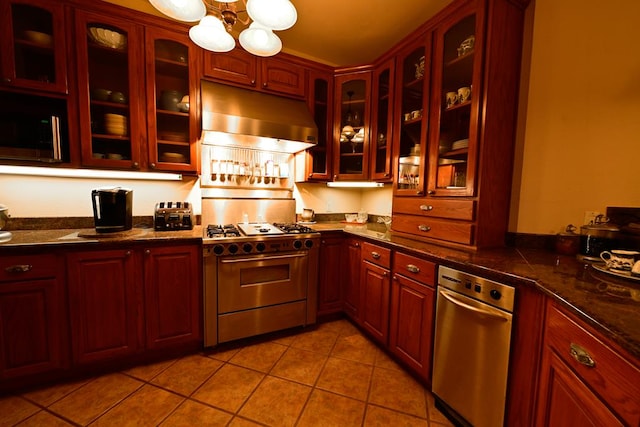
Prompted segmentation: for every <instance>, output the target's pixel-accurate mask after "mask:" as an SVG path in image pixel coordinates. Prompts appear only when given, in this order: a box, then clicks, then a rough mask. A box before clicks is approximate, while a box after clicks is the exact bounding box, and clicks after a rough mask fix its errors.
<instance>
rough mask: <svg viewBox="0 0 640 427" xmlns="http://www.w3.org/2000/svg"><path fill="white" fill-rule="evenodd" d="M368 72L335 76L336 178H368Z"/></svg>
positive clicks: (369, 76)
mask: <svg viewBox="0 0 640 427" xmlns="http://www.w3.org/2000/svg"><path fill="white" fill-rule="evenodd" d="M370 89H371V72H370V71H363V72H354V73H349V74H343V75H339V76H337V77H336V113H337V114H336V128H335V130H334V155H333V169H334V175H333V179H334V181H335V180H362V179H368V172H369V114H370V111H369V104H370Z"/></svg>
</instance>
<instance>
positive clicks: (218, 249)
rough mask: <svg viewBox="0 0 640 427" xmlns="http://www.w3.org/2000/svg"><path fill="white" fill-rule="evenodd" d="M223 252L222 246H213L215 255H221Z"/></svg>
mask: <svg viewBox="0 0 640 427" xmlns="http://www.w3.org/2000/svg"><path fill="white" fill-rule="evenodd" d="M223 252H224V246H222V245H215V246H214V247H213V253H214V254H216V255H222V253H223Z"/></svg>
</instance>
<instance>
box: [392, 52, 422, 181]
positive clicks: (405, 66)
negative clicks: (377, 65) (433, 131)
mask: <svg viewBox="0 0 640 427" xmlns="http://www.w3.org/2000/svg"><path fill="white" fill-rule="evenodd" d="M424 73H425V48H424V47H423V46H421V47H419V48H416V49H415V50H413V51H412V52H410V53H409V54H408V55H407V56H406V57H405V58H404V60H403V62H402V93H401V97H402V103H401V106H400V111H399V112H398V113H397V114H400V115H401V118H400V123H401V125H400V139H399V141H398V144H399V149H398V153H399V159H398V162H399V165H398V178H397V186H398V187H397V188H398V190H415V191H419V190H420V189H422V188H423V182H424V176H423V175H424V165H423V164H422V163H423V159H424V156H423V149H424V143H423V141H424V140H425V139H426V138H425V136H424V134H425V132H426V130H425V129H424V124H425V120H424V119H423V117H424V115H425V114H424V109H423V106H424V87H425V84H424V83H425V82H424Z"/></svg>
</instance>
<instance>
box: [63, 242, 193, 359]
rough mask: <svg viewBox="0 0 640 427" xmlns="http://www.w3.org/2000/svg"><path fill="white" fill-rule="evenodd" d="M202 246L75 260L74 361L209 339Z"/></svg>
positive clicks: (71, 259)
mask: <svg viewBox="0 0 640 427" xmlns="http://www.w3.org/2000/svg"><path fill="white" fill-rule="evenodd" d="M200 250H201V249H200V246H198V245H191V244H188V245H186V244H185V245H175V244H173V245H160V246H148V247H146V248H133V247H132V248H122V249H110V250H98V251H85V252H73V253H69V254H68V255H67V271H68V273H67V274H68V285H69V311H70V313H71V342H72V349H73V354H74V361H75V362H76V363H77V364H88V363H94V362H99V361H112V360H114V359H125V358H126V357H128V356H132V355H134V354H136V353H141V352H143V351H154V350H160V349H165V348H169V347H174V348H178V347H179V348H187V347H189V346H190V345H197V344H198V343H200V342H201V341H202V320H201V319H202V312H201V306H202V304H201V301H202V298H201V295H202V268H201V259H202V257H201V255H200V254H201V252H200Z"/></svg>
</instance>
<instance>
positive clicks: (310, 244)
mask: <svg viewBox="0 0 640 427" xmlns="http://www.w3.org/2000/svg"><path fill="white" fill-rule="evenodd" d="M304 245H305V246H306V247H307V248H312V247H313V240H305V241H304Z"/></svg>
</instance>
